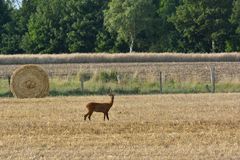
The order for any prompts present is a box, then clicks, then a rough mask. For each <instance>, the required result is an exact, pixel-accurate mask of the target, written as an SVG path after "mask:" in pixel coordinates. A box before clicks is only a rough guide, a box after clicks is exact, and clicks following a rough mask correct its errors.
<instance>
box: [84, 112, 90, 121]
mask: <svg viewBox="0 0 240 160" xmlns="http://www.w3.org/2000/svg"><path fill="white" fill-rule="evenodd" d="M88 115H89V112H88V113H87V114H85V115H84V121H86V119H87V116H88Z"/></svg>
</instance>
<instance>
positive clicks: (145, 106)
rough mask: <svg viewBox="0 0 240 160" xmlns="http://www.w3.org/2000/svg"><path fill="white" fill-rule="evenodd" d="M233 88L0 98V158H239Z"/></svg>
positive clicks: (239, 123) (239, 109) (238, 108)
mask: <svg viewBox="0 0 240 160" xmlns="http://www.w3.org/2000/svg"><path fill="white" fill-rule="evenodd" d="M239 97H240V94H194V95H192V94H188V95H162V96H161V95H151V96H118V95H117V96H116V101H115V103H114V106H113V108H112V109H111V111H110V121H109V122H104V121H103V115H102V114H100V113H94V114H93V116H92V121H91V122H89V121H87V122H84V121H83V115H84V114H85V113H86V109H85V105H86V104H87V103H88V102H90V101H98V102H99V101H104V102H107V101H109V97H108V96H86V97H56V98H45V99H27V100H18V99H12V98H4V99H0V101H1V104H0V137H1V138H0V159H5V160H10V159H11V160H12V159H18V160H22V159H24V160H25V159H99V160H103V159H104V160H105V159H119V160H120V159H136V160H137V159H149V158H150V159H163V160H165V159H176V160H177V159H181V160H182V159H240V147H239V146H240V116H239V114H240V99H239Z"/></svg>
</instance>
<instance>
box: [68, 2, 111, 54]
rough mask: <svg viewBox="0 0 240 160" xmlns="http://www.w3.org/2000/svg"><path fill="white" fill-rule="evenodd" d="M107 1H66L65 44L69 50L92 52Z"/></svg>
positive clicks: (100, 27)
mask: <svg viewBox="0 0 240 160" xmlns="http://www.w3.org/2000/svg"><path fill="white" fill-rule="evenodd" d="M106 4H107V1H96V0H80V1H79V0H69V1H68V2H67V6H66V10H67V16H66V19H67V21H68V22H67V23H68V24H69V25H68V29H69V33H67V45H68V49H69V51H70V52H94V51H95V43H96V40H97V36H96V35H97V34H98V32H99V31H101V30H102V28H103V10H104V9H105V8H104V7H105V6H106Z"/></svg>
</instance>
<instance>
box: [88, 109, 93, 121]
mask: <svg viewBox="0 0 240 160" xmlns="http://www.w3.org/2000/svg"><path fill="white" fill-rule="evenodd" d="M92 114H93V111H92V112H89V114H88V119H89V120H90V121H91V116H92Z"/></svg>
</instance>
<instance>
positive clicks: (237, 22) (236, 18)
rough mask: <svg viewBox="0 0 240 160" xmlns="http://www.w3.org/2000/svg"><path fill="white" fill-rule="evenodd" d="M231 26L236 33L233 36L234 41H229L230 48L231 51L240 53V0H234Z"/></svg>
mask: <svg viewBox="0 0 240 160" xmlns="http://www.w3.org/2000/svg"><path fill="white" fill-rule="evenodd" d="M230 21H231V24H232V26H233V28H234V33H233V36H232V41H229V42H228V43H227V44H228V47H229V51H236V50H237V51H239V50H240V0H234V2H233V11H232V16H231V19H230Z"/></svg>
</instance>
